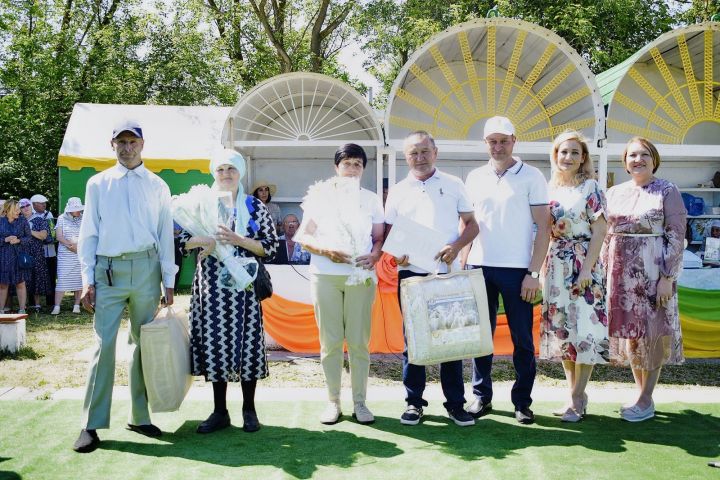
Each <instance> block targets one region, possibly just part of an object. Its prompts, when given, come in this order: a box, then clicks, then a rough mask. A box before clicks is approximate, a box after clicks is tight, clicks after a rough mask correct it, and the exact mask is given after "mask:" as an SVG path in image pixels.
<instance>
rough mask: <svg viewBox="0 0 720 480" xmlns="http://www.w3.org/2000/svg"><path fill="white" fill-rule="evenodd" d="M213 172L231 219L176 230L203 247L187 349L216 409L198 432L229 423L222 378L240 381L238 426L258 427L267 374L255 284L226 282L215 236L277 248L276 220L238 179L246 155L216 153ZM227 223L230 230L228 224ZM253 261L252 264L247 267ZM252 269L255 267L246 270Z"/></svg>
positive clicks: (244, 254)
mask: <svg viewBox="0 0 720 480" xmlns="http://www.w3.org/2000/svg"><path fill="white" fill-rule="evenodd" d="M210 172H211V173H212V175H213V177H214V178H215V185H214V188H216V189H218V190H220V191H225V192H230V193H231V195H230V198H231V199H232V203H233V205H232V207H229V208H228V207H227V206H223V205H222V204H221V205H219V208H220V209H221V211H223V212H224V213H227V218H228V219H229V220H228V221H227V222H225V225H222V224H219V225H218V232H217V234H216V235H215V237H214V238H213V237H203V236H196V237H190V236H189V234H188V233H187V232H186V231H183V232H181V233H180V236H179V238H180V244H181V246H182V248H183V249H184V250H185V252H187V251H189V250H190V249H193V248H201V249H202V250H201V252H200V254H199V255H198V261H197V268H196V270H195V277H194V278H193V284H192V298H191V303H190V305H191V308H190V336H191V341H190V355H191V370H192V374H193V375H202V376H204V377H205V380H206V381H208V382H212V385H213V397H214V402H215V408H214V411H213V412H212V414H211V415H210V416H209V417H208V418H207V420H205V421H204V422H202V423H201V424H200V425H199V426H198V428H197V432H198V433H211V432H214V431H216V430H220V429H222V428H225V427H227V426H229V425H230V415H229V413H228V410H227V402H226V395H227V382H240V385H241V387H242V392H243V406H242V414H243V422H244V423H243V430H245V431H246V432H255V431H257V430H259V429H260V423H259V421H258V418H257V413H256V412H255V386H256V384H257V380H258V379H262V378H265V377H267V375H268V366H267V359H266V356H265V336H264V335H265V334H264V331H263V320H262V308H261V306H260V302H259V300H258V298H257V296H256V295H255V290H254V286H253V284H252V283H250V284H249V285H247V287H246V288H243V289H240V291H237V289H236V288H235V285H232V284H231V282H228V274H227V270H224V267H225V266H224V264H223V263H222V262H221V261H219V260H218V259H217V258H215V256H212V255H210V254H211V253H212V252H213V251H214V250H215V245H216V242H220V243H222V244H229V245H234V246H235V256H236V257H241V258H249V259H254V258H256V257H272V256H274V255H275V252H276V250H277V248H278V239H277V234H276V233H275V226H274V224H273V219H272V217H271V216H270V214H269V213H268V211H267V209H266V208H265V205H264V204H263V203H262V202H261V201H260V200H258V199H257V198H255V197H253V196H250V195H245V192H244V190H243V187H242V184H241V183H240V180H241V179H242V177H243V176H244V175H245V160H244V159H243V157H242V156H241V155H240V154H239V153H237V152H235V151H233V150H224V151H222V152H221V153H219V154H216V155H214V156H213V158H212V160H211V161H210ZM228 227H229V228H228ZM251 267H256V265H255V264H254V263H251V264H250V265H248V266H247V267H246V268H251ZM248 273H250V275H253V274H254V272H248Z"/></svg>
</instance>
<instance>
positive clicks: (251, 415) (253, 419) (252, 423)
mask: <svg viewBox="0 0 720 480" xmlns="http://www.w3.org/2000/svg"><path fill="white" fill-rule="evenodd" d="M243 430H245V431H246V432H249V433H252V432H257V431H258V430H260V422H259V421H258V418H257V413H255V410H243Z"/></svg>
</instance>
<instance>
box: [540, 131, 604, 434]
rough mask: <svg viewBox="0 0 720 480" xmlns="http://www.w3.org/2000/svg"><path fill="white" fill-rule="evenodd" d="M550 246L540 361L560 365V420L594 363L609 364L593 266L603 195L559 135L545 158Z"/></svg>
mask: <svg viewBox="0 0 720 480" xmlns="http://www.w3.org/2000/svg"><path fill="white" fill-rule="evenodd" d="M550 163H551V166H552V178H551V180H550V188H549V194H550V211H551V213H552V231H551V241H550V246H549V248H548V254H547V258H546V259H545V265H544V284H543V308H542V322H541V324H540V336H541V340H540V358H544V359H549V360H555V361H561V362H562V365H563V370H565V378H566V379H567V383H568V387H569V389H570V401H569V403H568V404H567V405H566V406H564V407H563V408H561V409H560V410H556V411H554V412H553V414H554V415H557V416H561V417H562V420H563V421H565V422H578V421H580V420H581V419H582V417H583V415H584V414H585V409H586V407H587V395H586V394H585V387H586V386H587V383H588V381H589V380H590V375H591V374H592V371H593V365H595V364H598V363H607V362H608V359H609V341H608V319H607V313H606V309H605V273H604V270H603V267H602V265H601V264H600V262H598V257H599V256H600V249H601V248H602V244H603V239H604V238H605V233H606V230H607V224H606V221H605V197H604V195H603V193H602V191H601V190H600V187H599V186H598V183H597V182H596V181H595V169H594V168H593V164H592V159H591V158H590V153H589V151H588V147H587V144H586V143H585V140H584V139H583V138H582V137H581V136H580V134H579V133H577V132H565V133H563V134H561V135H560V136H558V137H557V138H556V139H555V141H554V142H553V147H552V151H551V155H550Z"/></svg>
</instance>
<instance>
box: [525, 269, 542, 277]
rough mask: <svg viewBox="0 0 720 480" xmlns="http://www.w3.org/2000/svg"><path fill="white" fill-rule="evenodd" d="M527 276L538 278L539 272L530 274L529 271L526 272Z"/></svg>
mask: <svg viewBox="0 0 720 480" xmlns="http://www.w3.org/2000/svg"><path fill="white" fill-rule="evenodd" d="M527 274H528V275H530V277H532V278H536V279H537V278H540V272H531V271H530V270H528V271H527Z"/></svg>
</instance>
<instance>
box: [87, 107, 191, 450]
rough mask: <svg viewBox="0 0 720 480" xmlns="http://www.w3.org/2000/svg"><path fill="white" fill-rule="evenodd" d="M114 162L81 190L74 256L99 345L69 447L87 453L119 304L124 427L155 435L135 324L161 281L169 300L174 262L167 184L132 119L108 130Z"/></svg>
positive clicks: (102, 407) (106, 417) (109, 386)
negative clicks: (125, 374)
mask: <svg viewBox="0 0 720 480" xmlns="http://www.w3.org/2000/svg"><path fill="white" fill-rule="evenodd" d="M111 146H112V148H113V150H115V155H116V157H117V163H116V164H115V166H113V167H111V168H109V169H107V170H105V171H104V172H101V173H98V174H97V175H95V176H93V177H92V178H91V179H90V180H89V181H88V183H87V188H86V191H85V215H84V218H83V222H82V226H81V228H80V240H79V245H78V255H79V257H80V263H81V268H82V271H81V274H82V280H83V294H82V302H83V305H84V306H85V308H86V309H88V310H90V311H94V312H95V320H94V328H95V333H96V335H97V337H98V346H97V350H96V351H95V356H94V358H93V360H92V362H91V365H90V371H89V374H88V381H87V390H86V394H85V402H84V407H83V421H82V423H83V425H82V426H83V429H82V431H81V432H80V436H79V437H78V439H77V441H76V442H75V445H74V447H73V449H74V450H75V451H76V452H81V453H86V452H91V451H93V450H95V449H96V448H97V446H98V444H99V443H100V439H99V438H98V435H97V433H96V430H97V429H99V428H108V427H109V423H110V404H111V401H112V390H113V382H114V373H115V342H116V339H117V333H118V328H119V327H120V320H121V318H122V315H123V311H124V309H125V307H126V306H127V307H128V312H129V314H130V349H131V353H132V358H131V360H130V364H129V369H130V375H129V387H130V395H131V400H132V408H131V411H130V415H129V418H128V427H127V428H128V429H129V430H132V431H134V432H137V433H140V434H142V435H147V436H150V437H157V436H160V435H161V434H162V432H161V431H160V429H159V428H158V427H156V426H155V425H153V424H152V423H151V421H150V414H149V412H148V402H147V394H146V390H145V380H144V377H143V373H142V364H141V361H140V326H141V325H143V324H145V323H148V322H150V321H151V320H152V318H153V316H154V314H155V311H156V309H157V307H158V303H159V300H160V284H161V282H162V284H163V285H164V286H165V298H166V302H167V304H168V305H170V304H172V302H173V287H174V282H175V272H176V270H177V267H176V266H175V259H174V253H173V222H172V213H171V209H170V189H169V188H168V186H167V184H166V183H165V182H164V181H163V180H162V179H160V177H158V176H157V175H155V174H154V173H152V172H150V171H149V170H148V169H147V168H145V165H144V164H143V161H142V158H141V152H142V150H143V146H144V140H143V133H142V129H141V128H140V125H139V124H138V123H137V122H133V121H125V122H123V123H121V124H120V125H119V126H117V127H116V128H115V129H114V130H113V134H112V140H111Z"/></svg>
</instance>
